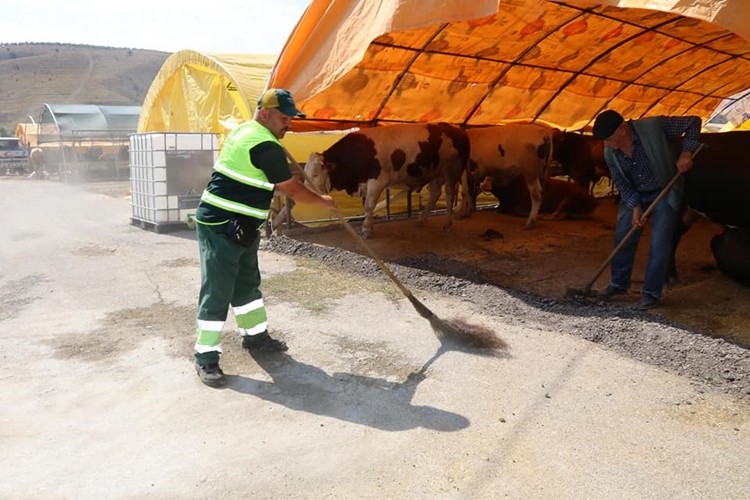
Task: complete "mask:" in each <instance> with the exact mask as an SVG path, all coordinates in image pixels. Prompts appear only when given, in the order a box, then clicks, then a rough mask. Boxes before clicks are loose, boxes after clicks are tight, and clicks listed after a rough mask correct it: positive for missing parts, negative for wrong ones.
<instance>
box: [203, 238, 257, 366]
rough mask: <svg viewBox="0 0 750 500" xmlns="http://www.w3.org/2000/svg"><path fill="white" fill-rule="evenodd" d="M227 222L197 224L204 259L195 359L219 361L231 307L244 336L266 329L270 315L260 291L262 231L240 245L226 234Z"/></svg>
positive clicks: (207, 361) (206, 361)
mask: <svg viewBox="0 0 750 500" xmlns="http://www.w3.org/2000/svg"><path fill="white" fill-rule="evenodd" d="M225 228H226V224H218V225H210V224H201V223H197V224H196V234H197V237H198V248H199V251H200V262H201V288H200V296H199V300H198V318H197V320H198V321H197V333H198V339H197V341H196V344H195V358H196V361H198V362H199V363H212V362H217V361H218V359H219V355H220V353H221V331H222V329H223V327H224V323H225V321H226V319H227V314H228V311H229V306H232V308H233V311H234V315H235V319H236V320H237V326H238V327H239V329H240V333H241V334H242V335H256V334H259V333H262V332H265V331H266V328H267V318H266V310H265V307H264V305H263V295H262V293H261V291H260V288H259V287H260V269H259V268H258V246H259V244H260V234H258V237H257V238H256V239H255V241H254V242H253V243H252V245H250V246H249V247H244V246H241V245H238V244H237V243H234V242H233V241H231V240H230V239H229V238H228V237H227V236H226V235H225V234H224V230H225Z"/></svg>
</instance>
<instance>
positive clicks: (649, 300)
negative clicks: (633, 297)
mask: <svg viewBox="0 0 750 500" xmlns="http://www.w3.org/2000/svg"><path fill="white" fill-rule="evenodd" d="M657 305H659V299H657V298H656V297H652V296H651V295H649V294H647V293H644V294H643V295H642V296H641V301H640V302H638V309H640V310H641V311H646V310H648V309H651V308H653V307H656V306H657Z"/></svg>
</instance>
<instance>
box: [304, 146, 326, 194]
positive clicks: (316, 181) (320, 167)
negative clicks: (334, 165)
mask: <svg viewBox="0 0 750 500" xmlns="http://www.w3.org/2000/svg"><path fill="white" fill-rule="evenodd" d="M326 167H327V165H326V164H325V158H324V157H323V155H322V154H320V153H310V158H309V159H308V160H307V164H306V165H305V176H306V177H307V180H309V182H307V183H306V184H308V187H309V188H311V189H313V190H315V191H317V192H318V193H322V194H328V193H330V192H331V179H330V177H329V176H328V170H327V168H326Z"/></svg>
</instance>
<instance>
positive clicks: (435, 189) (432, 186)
mask: <svg viewBox="0 0 750 500" xmlns="http://www.w3.org/2000/svg"><path fill="white" fill-rule="evenodd" d="M441 187H442V185H441V183H440V180H438V179H433V180H432V181H430V183H429V184H428V185H427V190H428V197H427V204H426V205H425V207H424V210H422V214H421V215H420V216H419V220H418V221H417V224H419V225H423V224H424V223H425V221H426V220H427V216H428V215H429V214H430V212H431V211H433V210H434V209H435V204H436V203H437V201H438V198H440V191H441V189H440V188H441Z"/></svg>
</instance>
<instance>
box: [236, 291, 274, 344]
mask: <svg viewBox="0 0 750 500" xmlns="http://www.w3.org/2000/svg"><path fill="white" fill-rule="evenodd" d="M232 312H234V317H235V319H236V320H237V327H238V328H239V330H240V334H241V335H243V336H244V335H258V334H259V333H263V332H265V331H266V329H267V328H268V317H267V316H266V308H265V307H264V306H263V299H262V298H261V299H258V300H254V301H252V302H250V303H249V304H245V305H243V306H235V307H233V308H232Z"/></svg>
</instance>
